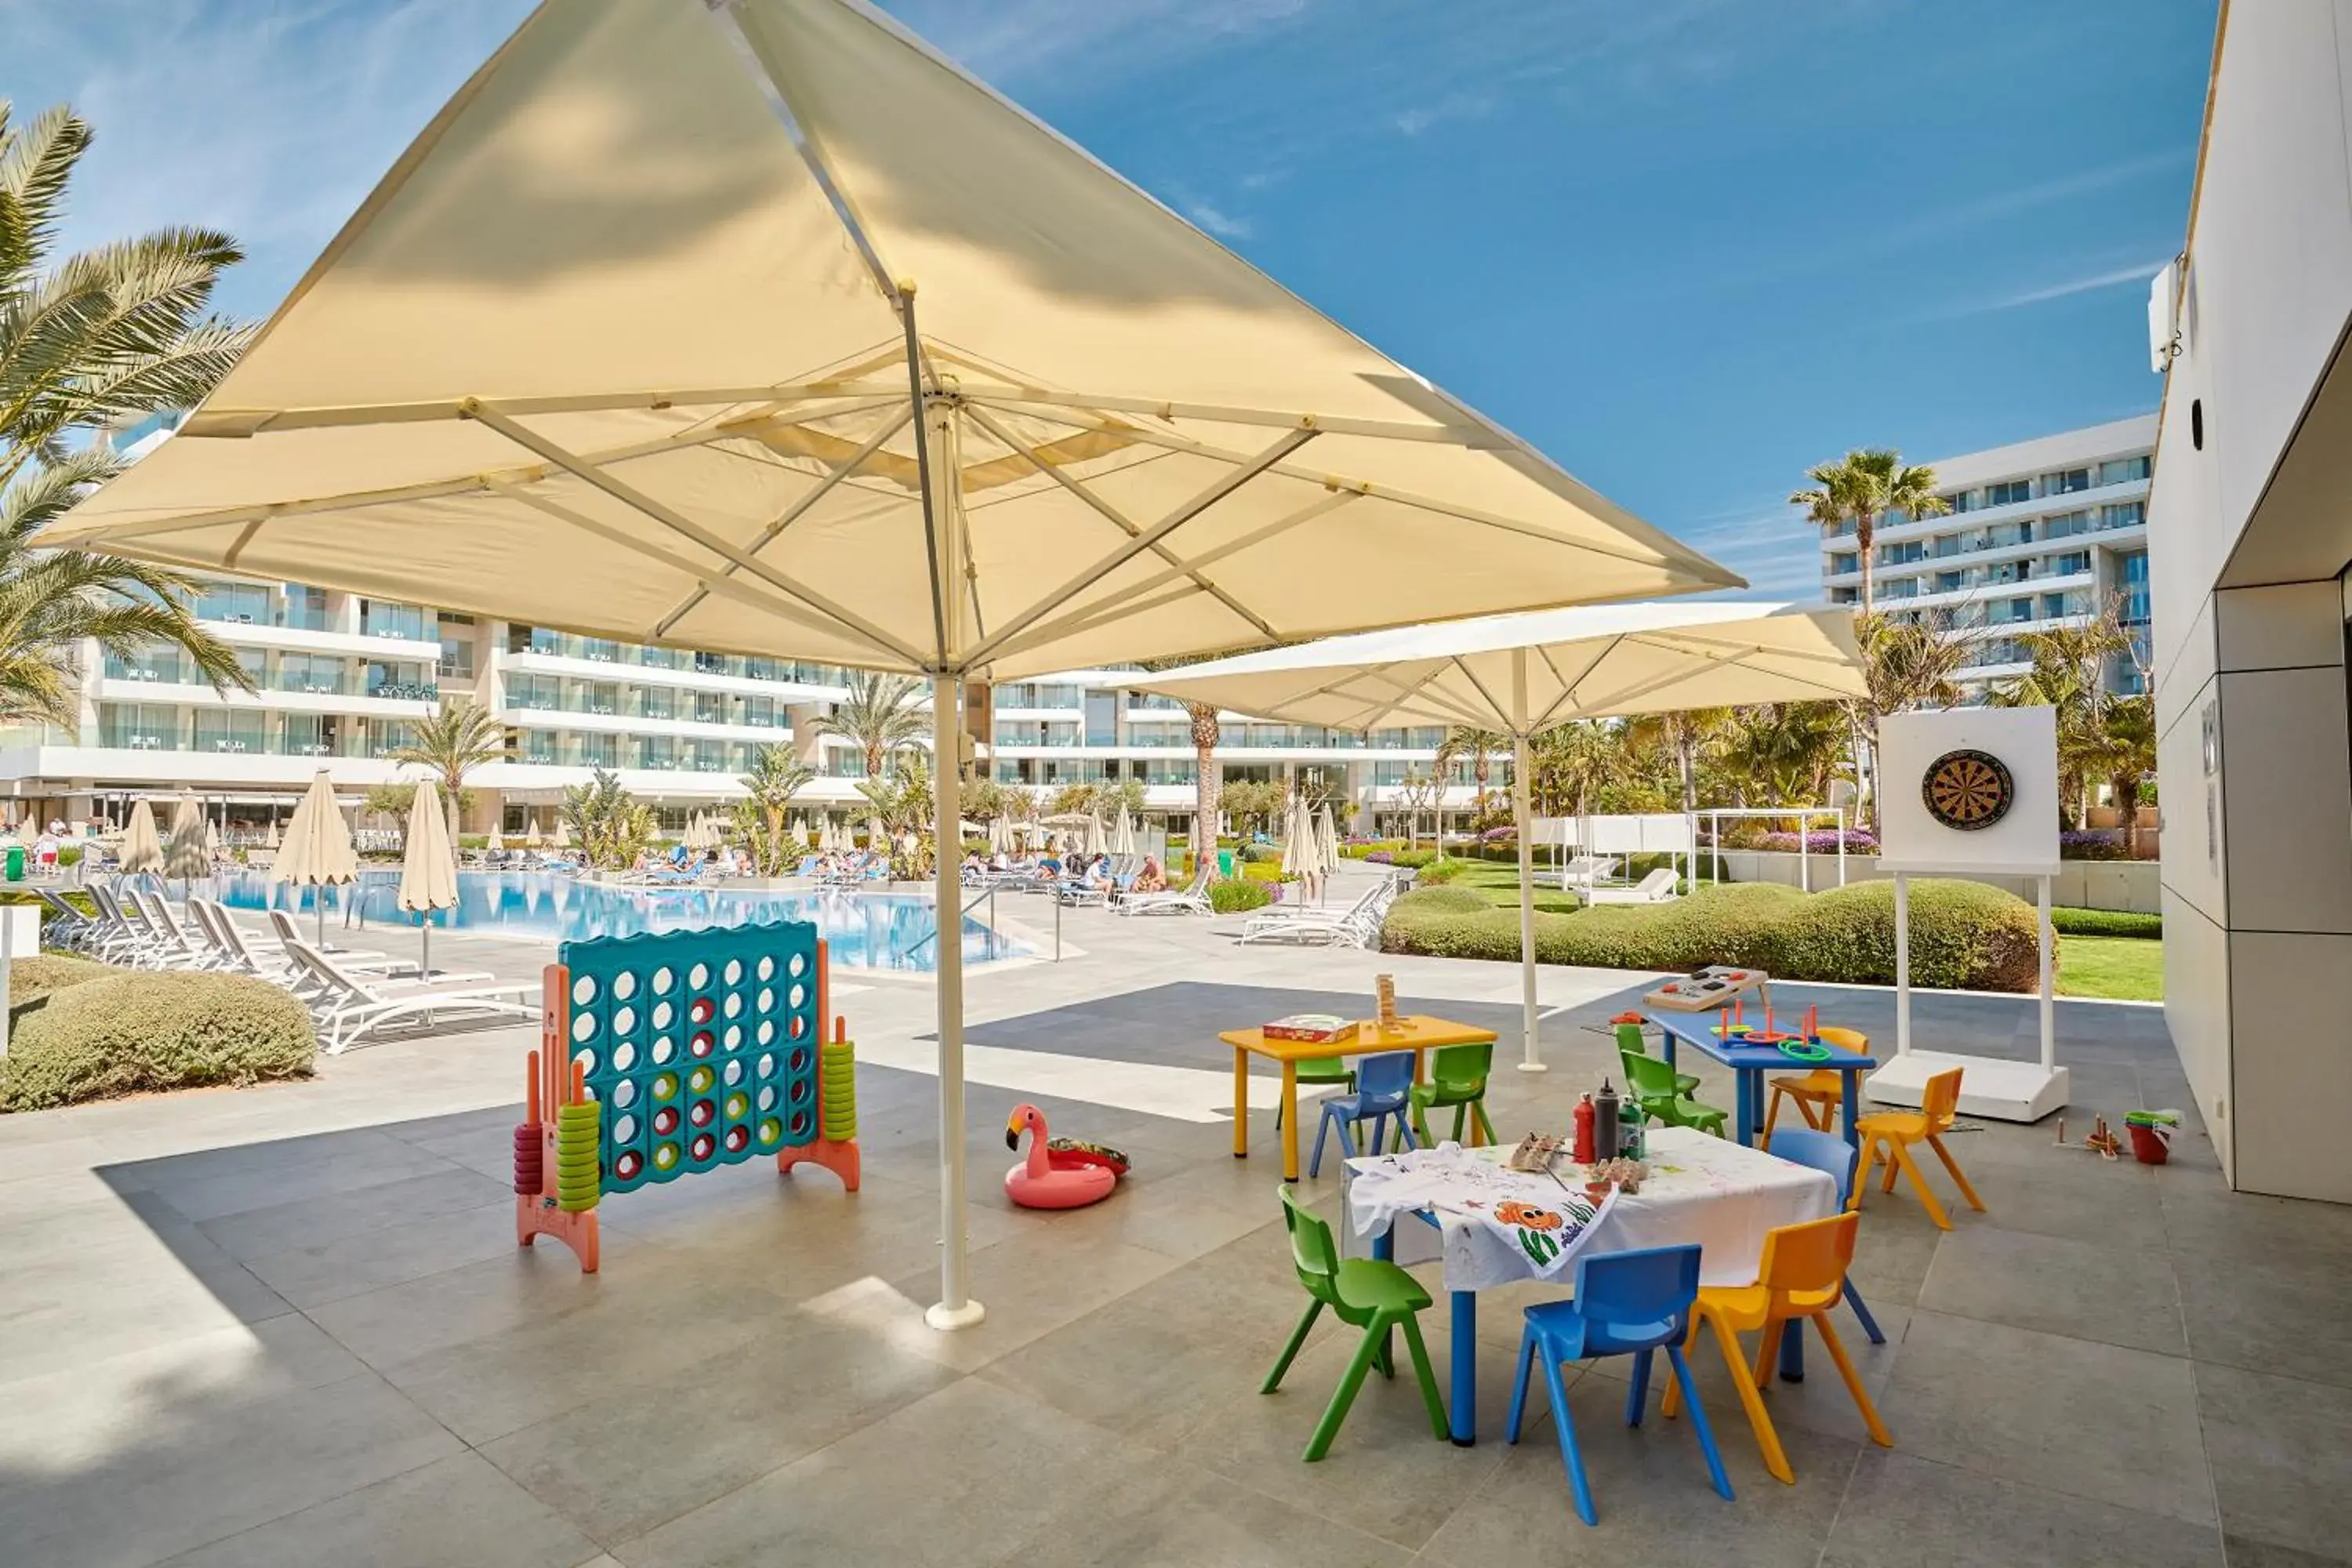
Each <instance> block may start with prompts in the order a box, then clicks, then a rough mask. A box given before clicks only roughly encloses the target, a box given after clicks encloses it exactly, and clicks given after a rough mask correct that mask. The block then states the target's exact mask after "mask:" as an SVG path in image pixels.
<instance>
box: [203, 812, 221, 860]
mask: <svg viewBox="0 0 2352 1568" xmlns="http://www.w3.org/2000/svg"><path fill="white" fill-rule="evenodd" d="M220 847H221V836H220V824H219V823H217V822H215V821H214V820H213V819H212V818H211V817H209V816H208V817H206V818H205V854H207V855H217V854H219V853H220Z"/></svg>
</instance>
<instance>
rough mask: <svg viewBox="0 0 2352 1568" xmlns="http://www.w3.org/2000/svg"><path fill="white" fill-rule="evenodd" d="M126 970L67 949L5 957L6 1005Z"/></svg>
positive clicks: (29, 1001) (37, 999)
mask: <svg viewBox="0 0 2352 1568" xmlns="http://www.w3.org/2000/svg"><path fill="white" fill-rule="evenodd" d="M121 973H125V972H124V971H122V970H120V969H117V968H115V967H114V965H112V964H110V963H99V962H98V960H96V959H94V958H76V957H75V956H74V955H73V954H71V953H69V952H44V953H41V954H39V955H38V956H37V957H33V958H15V959H10V960H9V961H8V1005H9V1007H10V1009H11V1010H14V1009H16V1008H18V1007H22V1006H24V1005H26V1004H27V1003H31V1002H37V1001H39V1000H40V999H41V998H42V997H44V996H47V995H48V994H51V993H52V992H57V991H62V990H64V989H65V988H66V987H67V986H68V985H79V984H82V983H83V982H84V981H89V980H103V979H104V978H106V977H107V976H108V975H110V974H121Z"/></svg>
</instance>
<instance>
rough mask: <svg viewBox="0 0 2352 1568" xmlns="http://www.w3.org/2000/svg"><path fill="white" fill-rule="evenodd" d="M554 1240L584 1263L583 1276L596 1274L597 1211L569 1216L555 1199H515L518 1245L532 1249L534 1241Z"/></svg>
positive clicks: (590, 1210) (581, 1269)
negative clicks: (552, 1238) (556, 1203)
mask: <svg viewBox="0 0 2352 1568" xmlns="http://www.w3.org/2000/svg"><path fill="white" fill-rule="evenodd" d="M542 1236H551V1237H555V1239H556V1240H558V1241H560V1242H562V1243H563V1245H564V1246H566V1247H570V1248H571V1249H572V1256H573V1257H575V1258H579V1259H580V1272H581V1273H583V1274H593V1273H595V1272H596V1211H595V1210H594V1209H583V1210H582V1211H581V1212H580V1213H578V1214H572V1213H568V1212H566V1211H565V1210H562V1209H560V1208H557V1207H556V1206H555V1200H554V1199H553V1198H551V1197H529V1196H517V1197H516V1199H515V1245H516V1246H517V1247H529V1246H530V1244H531V1242H532V1241H533V1239H535V1238H536V1237H542Z"/></svg>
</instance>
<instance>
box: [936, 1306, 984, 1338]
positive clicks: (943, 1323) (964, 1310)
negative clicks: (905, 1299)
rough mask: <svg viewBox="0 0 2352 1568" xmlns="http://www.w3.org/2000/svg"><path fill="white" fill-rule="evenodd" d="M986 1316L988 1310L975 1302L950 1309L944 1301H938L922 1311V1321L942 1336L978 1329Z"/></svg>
mask: <svg viewBox="0 0 2352 1568" xmlns="http://www.w3.org/2000/svg"><path fill="white" fill-rule="evenodd" d="M987 1316H988V1309H987V1308H985V1307H983V1306H982V1305H981V1304H980V1303H979V1302H977V1301H966V1302H965V1303H964V1304H963V1305H962V1306H961V1307H950V1306H949V1305H948V1304H947V1303H946V1302H945V1301H939V1302H935V1303H933V1304H932V1305H930V1306H929V1307H926V1308H924V1309H923V1321H925V1322H927V1323H929V1324H930V1326H931V1327H933V1328H935V1329H937V1330H939V1331H940V1332H941V1333H943V1334H946V1333H952V1332H954V1331H956V1330H958V1329H973V1328H978V1327H979V1326H980V1321H981V1320H982V1319H983V1318H985V1317H987Z"/></svg>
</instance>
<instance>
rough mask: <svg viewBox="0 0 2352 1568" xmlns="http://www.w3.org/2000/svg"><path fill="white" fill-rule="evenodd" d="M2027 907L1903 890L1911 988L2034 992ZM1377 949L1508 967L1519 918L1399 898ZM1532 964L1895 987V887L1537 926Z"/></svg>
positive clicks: (1474, 902) (1638, 911)
mask: <svg viewBox="0 0 2352 1568" xmlns="http://www.w3.org/2000/svg"><path fill="white" fill-rule="evenodd" d="M2034 934H2035V933H2034V916H2033V910H2032V906H2031V905H2029V904H2027V903H2026V902H2025V901H2024V900H2022V899H2019V898H2016V897H2013V896H2012V895H2011V894H2008V893H2004V892H2001V891H2000V890H1999V889H1994V888H1988V887H1985V886H1983V885H1982V884H1980V883H1976V882H1959V881H1944V880H1937V881H1922V882H1919V883H1916V884H1915V885H1914V886H1913V887H1912V889H1911V978H1912V983H1913V984H1916V985H1921V986H1929V987H1935V988H1938V989H1959V990H1971V991H2031V990H2032V989H2033V988H2034V985H2035V984H2036V983H2037V980H2038V978H2039V974H2040V959H2039V955H2038V952H2037V947H2036V942H2035V940H2034ZM1381 948H1382V949H1383V951H1386V952H1417V953H1426V954H1430V955H1432V956H1434V957H1439V958H1486V959H1496V960H1506V961H1516V960H1517V958H1518V956H1519V931H1518V914H1517V910H1508V909H1497V908H1496V907H1495V906H1494V905H1492V904H1490V903H1488V902H1487V901H1486V900H1485V899H1483V898H1481V897H1480V896H1479V895H1478V894H1476V893H1475V892H1473V891H1471V890H1470V889H1467V888H1433V889H1428V890H1426V891H1416V892H1412V893H1408V894H1406V895H1405V896H1404V897H1403V898H1402V899H1399V900H1397V901H1396V904H1395V907H1394V908H1392V909H1391V910H1390V911H1389V917H1388V921H1387V923H1386V925H1385V926H1383V928H1382V930H1381ZM1536 958H1537V960H1538V962H1539V963H1572V964H1583V965H1589V966H1591V967H1594V968H1600V969H1649V970H1666V971H1675V970H1685V971H1686V970H1693V969H1697V968H1699V967H1701V966H1702V965H1705V964H1709V963H1730V964H1738V965H1741V966H1744V967H1749V968H1756V969H1762V970H1766V971H1769V973H1772V974H1773V975H1775V976H1777V977H1779V978H1780V979H1784V980H1828V981H1843V982H1850V983H1855V984H1876V985H1887V984H1894V980H1895V887H1894V884H1893V883H1892V882H1857V883H1853V884H1852V885H1850V886H1847V887H1844V888H1839V889H1832V890H1831V891H1829V892H1823V893H1813V894H1810V895H1809V894H1805V893H1801V892H1799V891H1798V890H1797V889H1794V888H1784V887H1780V886H1779V885H1777V884H1770V883H1737V884H1732V885H1727V886H1724V887H1719V888H1703V889H1700V890H1698V891H1696V892H1695V893H1693V894H1692V895H1691V896H1690V897H1689V898H1686V899H1683V900H1678V901H1676V902H1675V903H1671V904H1648V905H1606V904H1604V905H1601V906H1600V907H1598V908H1594V909H1590V910H1580V912H1578V913H1576V914H1572V915H1548V914H1538V916H1537V917H1536Z"/></svg>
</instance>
